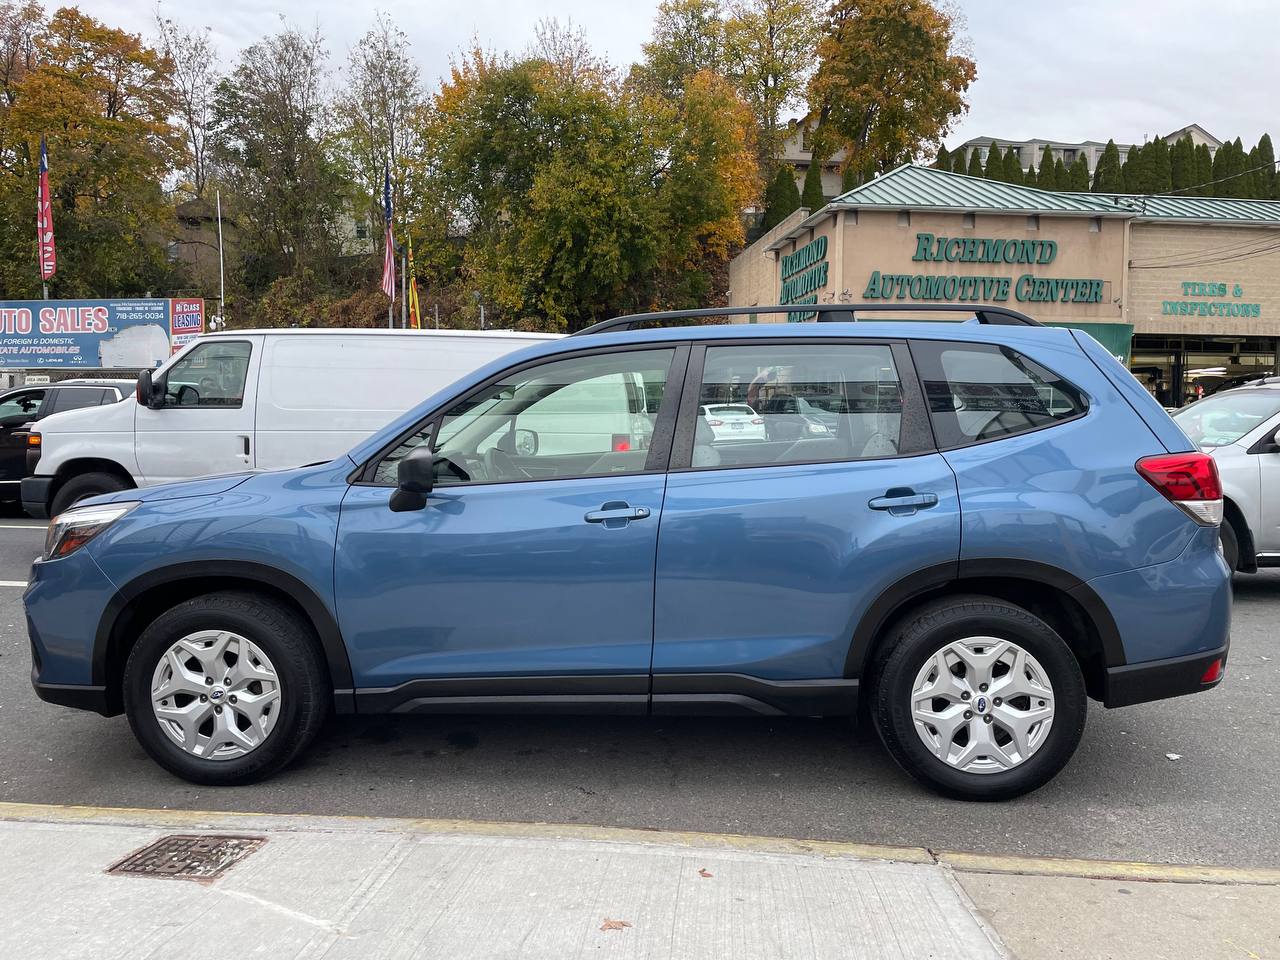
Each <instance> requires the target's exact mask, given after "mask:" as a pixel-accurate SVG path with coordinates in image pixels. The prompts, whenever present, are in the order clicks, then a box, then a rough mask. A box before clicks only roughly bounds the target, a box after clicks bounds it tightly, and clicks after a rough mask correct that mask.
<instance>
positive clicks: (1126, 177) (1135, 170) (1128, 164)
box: [1120, 143, 1142, 193]
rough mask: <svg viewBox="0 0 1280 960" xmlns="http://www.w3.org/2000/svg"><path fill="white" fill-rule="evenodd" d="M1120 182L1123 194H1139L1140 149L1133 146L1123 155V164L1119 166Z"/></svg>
mask: <svg viewBox="0 0 1280 960" xmlns="http://www.w3.org/2000/svg"><path fill="white" fill-rule="evenodd" d="M1120 180H1121V182H1122V183H1123V184H1124V192H1125V193H1140V192H1141V188H1140V186H1139V184H1140V183H1141V181H1142V147H1141V145H1139V144H1136V143H1135V144H1134V145H1133V146H1131V147H1130V148H1129V152H1128V153H1127V154H1125V158H1124V163H1123V164H1122V165H1121V166H1120Z"/></svg>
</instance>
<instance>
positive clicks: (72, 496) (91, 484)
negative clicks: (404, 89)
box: [49, 473, 130, 517]
mask: <svg viewBox="0 0 1280 960" xmlns="http://www.w3.org/2000/svg"><path fill="white" fill-rule="evenodd" d="M129 486H130V485H129V484H128V483H127V482H126V481H124V480H122V479H121V478H120V477H117V476H116V475H115V474H112V473H82V474H80V476H78V477H72V478H71V479H70V480H68V481H67V482H66V483H64V484H63V485H62V486H61V487H59V488H58V492H57V493H55V494H54V495H53V502H52V503H51V504H50V505H49V516H51V517H56V516H57V515H58V514H60V513H62V511H64V510H69V509H70V508H71V507H74V506H75V505H76V504H77V503H79V502H80V501H81V500H86V499H88V498H89V497H96V496H97V495H98V494H100V493H116V492H117V491H120V490H128V489H129Z"/></svg>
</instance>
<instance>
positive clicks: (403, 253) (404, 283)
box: [400, 244, 409, 330]
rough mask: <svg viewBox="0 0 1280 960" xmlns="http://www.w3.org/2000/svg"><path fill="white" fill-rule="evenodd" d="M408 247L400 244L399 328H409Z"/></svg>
mask: <svg viewBox="0 0 1280 960" xmlns="http://www.w3.org/2000/svg"><path fill="white" fill-rule="evenodd" d="M408 251H409V248H408V246H407V245H405V244H401V245H400V329H401V330H408V329H409V252H408Z"/></svg>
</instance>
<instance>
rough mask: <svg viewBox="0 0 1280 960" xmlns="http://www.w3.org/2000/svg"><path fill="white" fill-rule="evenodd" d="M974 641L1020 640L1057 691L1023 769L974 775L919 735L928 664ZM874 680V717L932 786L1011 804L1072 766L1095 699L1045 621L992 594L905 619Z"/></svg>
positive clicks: (905, 762)
mask: <svg viewBox="0 0 1280 960" xmlns="http://www.w3.org/2000/svg"><path fill="white" fill-rule="evenodd" d="M971 636H991V637H997V638H1000V639H1007V640H1011V641H1013V642H1015V643H1017V644H1018V645H1019V646H1021V647H1022V648H1023V649H1024V650H1026V651H1027V652H1028V653H1030V654H1031V655H1032V656H1033V657H1035V659H1036V660H1038V661H1039V663H1040V665H1041V666H1042V667H1043V669H1044V670H1045V672H1046V674H1047V679H1048V680H1049V683H1050V684H1051V685H1052V687H1053V693H1054V717H1053V723H1052V726H1051V727H1050V728H1049V733H1048V736H1047V739H1046V740H1045V741H1044V743H1043V744H1041V745H1040V747H1039V748H1038V749H1037V750H1035V751H1034V752H1033V753H1032V754H1031V756H1030V757H1029V758H1028V759H1027V760H1024V761H1023V762H1022V763H1020V764H1019V765H1018V766H1015V767H1013V768H1012V769H1009V770H1004V771H1001V772H997V773H972V772H968V771H964V770H960V769H957V768H956V767H953V766H950V765H948V764H947V763H946V762H944V761H943V760H941V759H939V758H938V757H936V756H935V755H934V754H933V753H932V752H931V751H930V749H929V748H928V747H926V746H925V744H924V741H923V740H921V738H920V735H919V734H917V732H916V729H915V725H914V722H913V720H912V715H911V694H912V686H913V684H914V683H915V679H916V675H917V674H918V673H919V671H920V670H921V668H922V667H923V666H924V664H925V662H926V661H927V660H928V659H929V658H930V657H932V656H933V655H934V654H935V653H937V652H938V651H939V650H941V649H942V648H943V647H945V646H946V645H947V644H949V643H951V642H953V641H956V640H959V639H962V638H964V637H971ZM887 642H888V643H889V644H890V649H889V651H888V654H887V656H886V657H885V659H884V660H883V665H882V666H881V668H880V669H879V671H878V675H877V676H876V677H875V678H873V687H872V716H873V718H874V720H875V724H876V729H877V730H878V731H879V733H880V738H881V740H882V741H883V742H884V745H885V747H886V748H887V749H888V750H889V753H890V754H892V756H893V758H894V759H895V760H896V761H897V762H898V763H899V765H901V767H902V768H903V769H904V770H906V771H907V773H909V774H911V776H913V777H915V779H917V780H919V781H920V782H921V783H923V784H924V785H925V786H927V787H930V788H931V789H933V790H935V791H937V792H938V793H941V794H943V795H945V796H948V797H953V798H955V799H959V800H1007V799H1010V798H1012V797H1017V796H1021V795H1022V794H1025V793H1030V792H1031V791H1033V790H1036V789H1038V788H1039V787H1042V786H1044V784H1046V783H1048V782H1049V781H1050V780H1051V779H1053V777H1054V776H1055V775H1056V774H1057V773H1058V772H1059V771H1060V770H1061V769H1062V768H1063V767H1064V766H1066V764H1067V761H1068V760H1070V759H1071V755H1072V754H1073V753H1075V749H1076V747H1077V746H1078V745H1079V743H1080V736H1081V734H1082V733H1083V732H1084V723H1085V715H1086V713H1087V709H1088V698H1087V694H1086V692H1085V685H1084V677H1083V676H1082V675H1081V672H1080V664H1079V663H1078V662H1077V661H1076V657H1075V654H1073V653H1072V652H1071V649H1070V648H1069V647H1068V646H1067V645H1066V643H1065V642H1063V640H1062V638H1061V637H1060V636H1058V634H1057V633H1055V632H1054V630H1053V629H1052V628H1050V627H1049V626H1048V624H1046V623H1045V622H1044V621H1042V620H1040V619H1039V618H1038V617H1035V616H1033V615H1032V614H1030V613H1028V612H1027V611H1026V610H1023V609H1022V608H1021V607H1017V606H1014V605H1013V604H1010V603H1006V602H1004V601H1002V600H996V599H994V598H991V597H981V596H961V597H946V598H943V599H940V600H937V601H934V602H932V603H929V604H926V605H925V606H923V607H922V608H921V609H920V610H919V611H918V612H915V613H913V614H912V615H911V616H909V617H908V618H907V619H906V620H904V621H901V622H899V624H898V625H897V628H896V629H895V630H894V632H893V636H891V637H890V638H888V640H887Z"/></svg>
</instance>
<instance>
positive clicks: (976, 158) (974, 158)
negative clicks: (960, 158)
mask: <svg viewBox="0 0 1280 960" xmlns="http://www.w3.org/2000/svg"><path fill="white" fill-rule="evenodd" d="M966 172H967V173H968V174H969V176H971V177H984V176H986V173H985V172H984V171H983V169H982V157H981V156H980V155H979V153H978V148H977V147H974V148H973V149H972V150H970V151H969V169H968V171H966Z"/></svg>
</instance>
